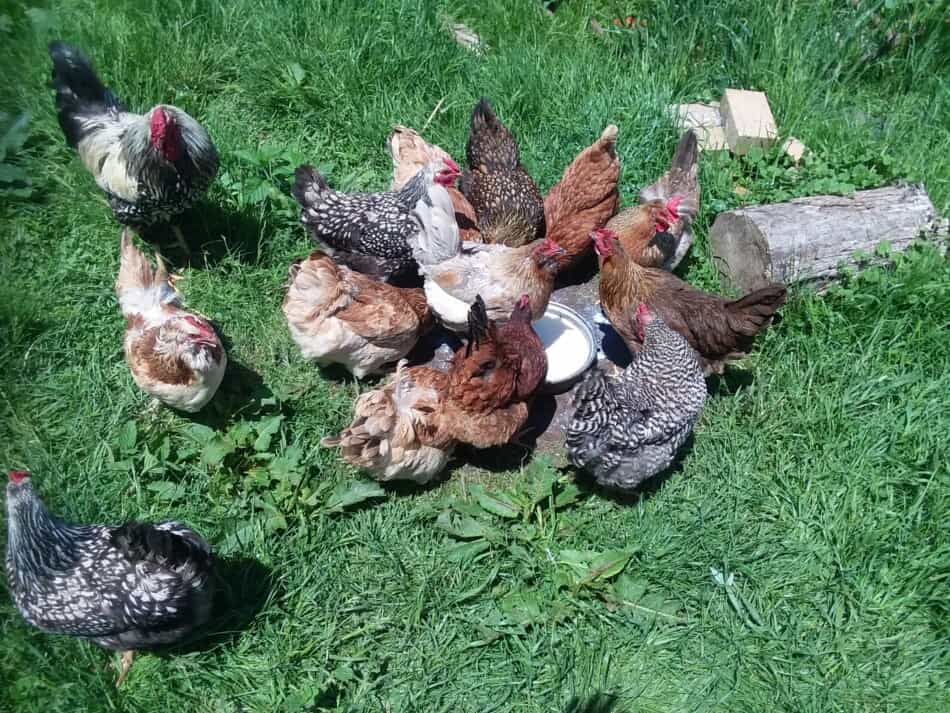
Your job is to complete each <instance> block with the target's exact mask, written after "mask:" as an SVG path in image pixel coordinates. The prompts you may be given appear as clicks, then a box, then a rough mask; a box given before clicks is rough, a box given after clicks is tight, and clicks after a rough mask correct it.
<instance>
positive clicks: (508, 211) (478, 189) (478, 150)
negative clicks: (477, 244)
mask: <svg viewBox="0 0 950 713" xmlns="http://www.w3.org/2000/svg"><path fill="white" fill-rule="evenodd" d="M465 154H466V160H467V161H468V170H467V171H466V172H465V175H463V176H462V181H461V183H460V187H461V189H462V193H463V194H464V195H465V197H466V198H467V199H468V201H469V203H471V204H472V208H474V209H475V215H476V217H477V218H478V229H479V230H480V231H481V234H482V240H483V241H484V242H486V243H501V244H503V245H507V246H509V247H518V246H520V245H525V244H527V243H530V242H532V241H533V240H537V239H538V238H543V237H544V234H545V224H544V200H543V199H542V198H541V191H539V190H538V186H537V185H536V184H535V182H534V181H533V180H532V179H531V176H529V175H528V172H527V171H526V170H525V169H524V166H522V165H521V158H520V156H519V152H518V144H517V143H515V137H514V136H512V135H511V132H510V131H509V130H508V127H506V126H505V125H504V124H502V123H501V121H500V120H499V119H498V117H497V116H495V113H494V112H493V111H492V108H491V105H490V104H489V103H488V100H487V99H482V100H480V101H479V102H478V104H476V105H475V108H474V109H473V110H472V122H471V128H470V130H469V135H468V143H467V144H466V145H465Z"/></svg>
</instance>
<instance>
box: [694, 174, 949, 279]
mask: <svg viewBox="0 0 950 713" xmlns="http://www.w3.org/2000/svg"><path fill="white" fill-rule="evenodd" d="M946 237H947V220H946V219H942V218H940V216H938V215H937V211H936V210H935V209H934V206H933V203H931V201H930V198H929V197H928V196H927V192H926V191H925V190H924V187H923V186H922V185H920V184H899V185H895V186H888V187H886V188H876V189H874V190H870V191H858V192H856V193H855V194H854V195H852V196H811V197H808V198H797V199H795V200H792V201H789V202H788V203H776V204H772V205H755V206H749V207H748V208H742V209H739V210H734V211H729V212H727V213H721V214H720V215H719V216H718V217H717V218H716V221H715V223H713V226H712V229H711V230H710V233H709V242H710V245H711V247H712V254H713V261H714V262H715V263H716V266H717V268H718V269H719V273H720V274H721V275H722V277H723V279H724V280H725V282H726V284H727V286H729V287H730V288H732V289H736V290H740V291H742V292H748V291H749V290H755V289H759V288H760V287H764V286H766V285H768V284H770V283H773V282H780V283H783V284H791V283H793V282H802V281H813V282H817V283H819V284H821V283H825V282H827V281H829V280H831V279H834V278H835V277H836V276H837V274H838V267H839V265H840V264H842V263H845V264H848V265H856V262H855V260H854V252H855V251H857V250H861V251H863V252H865V253H869V254H871V253H873V252H874V249H875V248H876V247H877V246H878V245H879V244H880V243H881V242H883V241H887V242H888V243H889V244H890V246H891V249H893V250H904V249H906V248H907V246H908V245H909V244H910V243H911V242H912V241H913V240H916V239H917V238H926V239H932V240H936V241H938V242H939V243H941V245H942V246H944V245H945V241H946Z"/></svg>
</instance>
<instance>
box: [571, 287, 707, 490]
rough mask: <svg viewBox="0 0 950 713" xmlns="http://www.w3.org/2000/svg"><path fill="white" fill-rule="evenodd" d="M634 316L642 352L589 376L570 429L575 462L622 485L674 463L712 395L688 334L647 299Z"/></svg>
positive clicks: (616, 485) (600, 478)
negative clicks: (620, 366) (615, 368)
mask: <svg viewBox="0 0 950 713" xmlns="http://www.w3.org/2000/svg"><path fill="white" fill-rule="evenodd" d="M635 320H636V329H637V331H638V337H639V339H640V341H641V342H642V343H643V346H642V348H641V349H640V352H639V353H638V354H634V357H633V361H632V362H631V363H630V365H629V366H628V367H627V368H626V369H624V370H623V372H621V373H620V375H619V376H615V377H611V376H608V375H607V374H606V373H605V372H604V371H603V370H601V369H594V370H593V371H591V372H590V373H589V374H588V375H587V378H586V379H585V381H584V382H583V383H582V384H581V385H580V387H579V388H578V389H577V392H576V393H575V395H574V406H575V411H574V415H573V416H572V417H571V422H570V424H569V426H568V429H567V452H568V456H569V458H570V460H571V463H573V464H574V465H575V466H577V467H578V468H583V469H584V470H587V471H588V472H590V474H591V475H593V476H594V478H596V480H597V482H598V483H600V484H601V485H603V486H606V487H608V488H615V489H621V490H628V489H633V488H635V487H637V486H638V485H640V483H642V482H643V481H644V480H646V479H647V478H651V477H653V476H654V475H656V474H657V473H660V472H662V471H664V470H666V469H667V468H669V467H670V466H671V465H672V464H673V459H674V458H675V457H676V453H677V452H678V451H679V449H680V448H681V447H682V446H683V444H684V443H685V442H686V439H687V438H688V437H689V434H690V432H691V431H692V430H693V426H694V425H695V424H696V421H697V420H698V419H699V414H700V412H701V411H702V408H703V403H704V402H705V400H706V381H705V379H704V378H703V372H702V370H701V369H700V368H699V364H698V363H697V361H696V356H695V354H694V352H693V350H692V349H691V348H690V346H689V344H688V343H687V342H686V340H685V339H684V338H683V336H682V335H680V334H679V333H677V332H675V331H673V330H672V329H670V328H669V327H667V326H666V325H665V324H664V323H663V320H662V319H660V318H659V317H657V316H656V315H655V314H653V313H652V312H651V311H650V310H649V309H648V308H647V307H646V306H645V305H643V304H641V305H639V306H638V307H637V310H636V317H635Z"/></svg>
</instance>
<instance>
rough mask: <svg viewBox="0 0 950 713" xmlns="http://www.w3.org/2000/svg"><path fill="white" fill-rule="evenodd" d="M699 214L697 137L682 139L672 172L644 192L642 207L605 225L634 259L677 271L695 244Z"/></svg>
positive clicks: (647, 264)
mask: <svg viewBox="0 0 950 713" xmlns="http://www.w3.org/2000/svg"><path fill="white" fill-rule="evenodd" d="M698 212H699V146H698V144H697V141H696V134H695V133H694V132H693V131H691V130H690V131H687V132H686V133H685V134H683V136H682V138H680V142H679V144H678V145H677V147H676V153H674V154H673V159H672V161H671V162H670V168H669V170H668V171H667V172H666V173H664V174H663V175H662V176H660V177H659V178H658V179H657V180H656V182H655V183H653V184H651V185H649V186H647V187H646V188H644V189H643V190H641V191H640V204H639V205H635V206H632V207H630V208H627V209H626V210H624V211H621V212H620V213H618V214H617V215H615V216H614V217H613V218H611V220H610V221H608V223H607V225H606V226H604V227H606V228H607V229H609V230H612V231H613V232H614V233H616V234H617V237H618V238H619V239H620V242H621V243H622V244H623V247H624V249H625V250H626V251H627V254H629V255H630V256H631V257H632V258H633V259H634V260H636V261H637V262H638V263H640V264H641V265H644V266H647V267H662V268H663V269H664V270H673V269H675V268H676V266H677V265H679V264H680V261H682V259H683V258H684V257H685V256H686V253H687V251H688V250H689V248H690V246H691V245H692V244H693V229H692V225H693V220H695V218H696V214H697V213H698Z"/></svg>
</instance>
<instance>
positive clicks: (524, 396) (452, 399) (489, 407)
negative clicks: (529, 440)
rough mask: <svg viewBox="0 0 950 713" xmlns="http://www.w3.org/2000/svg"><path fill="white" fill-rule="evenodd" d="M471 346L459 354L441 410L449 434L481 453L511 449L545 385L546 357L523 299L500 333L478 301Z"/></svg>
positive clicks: (472, 313)
mask: <svg viewBox="0 0 950 713" xmlns="http://www.w3.org/2000/svg"><path fill="white" fill-rule="evenodd" d="M468 323H469V333H468V343H467V344H466V345H465V347H463V348H462V349H460V350H459V351H458V352H456V354H455V357H454V359H453V362H452V367H451V368H450V370H449V382H448V389H447V392H446V397H445V400H444V404H443V407H442V419H443V423H444V428H445V430H446V431H447V432H448V433H450V434H451V435H452V436H453V437H454V438H455V439H456V440H458V441H461V442H463V443H468V444H471V445H473V446H475V447H477V448H489V447H491V446H499V445H502V444H505V443H508V442H509V441H510V440H511V439H512V437H513V436H514V435H515V434H516V433H517V432H518V431H519V430H520V429H521V427H522V426H523V425H524V423H525V421H526V420H527V418H528V403H527V401H528V399H530V398H531V396H532V395H533V394H534V392H535V391H536V390H537V388H538V386H540V384H541V382H542V381H543V380H544V376H545V374H546V372H547V365H548V364H547V357H546V355H545V353H544V347H543V345H542V344H541V339H540V338H539V337H538V335H537V334H536V333H535V332H534V330H533V329H532V327H531V303H530V299H529V297H528V295H522V296H521V297H520V298H519V299H518V302H517V304H516V305H515V308H514V310H513V312H512V314H511V316H510V318H509V319H508V321H507V322H506V323H505V325H504V326H501V327H499V326H498V325H496V324H495V322H493V321H491V320H490V319H489V317H488V312H487V310H486V308H485V303H484V302H483V301H482V299H481V297H478V296H476V298H475V304H473V305H472V308H471V310H470V311H469V318H468Z"/></svg>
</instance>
